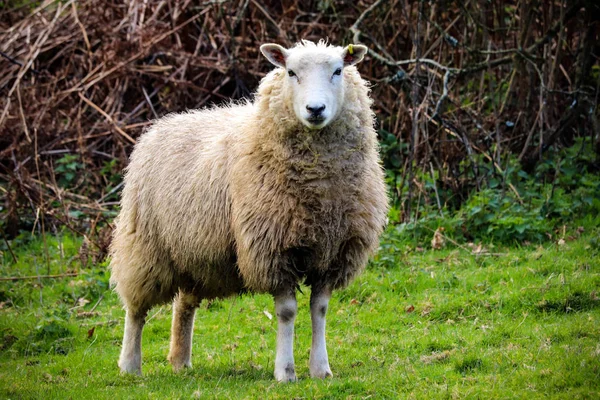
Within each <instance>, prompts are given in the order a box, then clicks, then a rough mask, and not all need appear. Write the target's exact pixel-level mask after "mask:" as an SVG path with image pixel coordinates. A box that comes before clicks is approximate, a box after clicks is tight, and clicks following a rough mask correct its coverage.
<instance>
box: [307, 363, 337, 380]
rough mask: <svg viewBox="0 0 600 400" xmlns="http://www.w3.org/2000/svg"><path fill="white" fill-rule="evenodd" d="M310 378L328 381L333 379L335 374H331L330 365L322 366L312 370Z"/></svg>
mask: <svg viewBox="0 0 600 400" xmlns="http://www.w3.org/2000/svg"><path fill="white" fill-rule="evenodd" d="M310 377H311V378H317V379H327V378H333V374H332V373H331V369H330V368H329V365H328V364H326V365H322V366H315V367H313V368H310Z"/></svg>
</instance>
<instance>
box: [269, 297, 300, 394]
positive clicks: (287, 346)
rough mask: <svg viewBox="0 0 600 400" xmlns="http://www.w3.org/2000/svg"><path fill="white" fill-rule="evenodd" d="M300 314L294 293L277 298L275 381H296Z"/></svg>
mask: <svg viewBox="0 0 600 400" xmlns="http://www.w3.org/2000/svg"><path fill="white" fill-rule="evenodd" d="M297 312H298V304H297V302H296V294H295V293H294V292H291V293H285V294H279V295H276V296H275V313H276V314H277V354H276V355H275V379H277V380H278V381H279V382H292V381H295V380H296V371H295V369H294V321H295V320H296V313H297Z"/></svg>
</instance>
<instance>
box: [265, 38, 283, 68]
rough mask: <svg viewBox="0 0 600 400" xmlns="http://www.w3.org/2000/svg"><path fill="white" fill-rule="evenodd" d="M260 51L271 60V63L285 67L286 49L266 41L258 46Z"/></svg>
mask: <svg viewBox="0 0 600 400" xmlns="http://www.w3.org/2000/svg"><path fill="white" fill-rule="evenodd" d="M260 51H261V53H263V55H264V56H265V57H266V58H267V60H269V61H270V62H271V64H273V65H275V66H277V67H282V68H285V60H286V58H287V56H288V51H287V50H286V49H284V48H283V47H281V46H280V45H278V44H273V43H268V44H263V45H262V46H260Z"/></svg>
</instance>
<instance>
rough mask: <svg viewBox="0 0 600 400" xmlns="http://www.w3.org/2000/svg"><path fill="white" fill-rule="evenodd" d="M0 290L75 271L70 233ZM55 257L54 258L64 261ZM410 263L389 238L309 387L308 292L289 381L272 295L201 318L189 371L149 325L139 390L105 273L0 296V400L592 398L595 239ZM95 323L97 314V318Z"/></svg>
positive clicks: (344, 294)
mask: <svg viewBox="0 0 600 400" xmlns="http://www.w3.org/2000/svg"><path fill="white" fill-rule="evenodd" d="M12 244H13V249H14V251H15V253H16V256H17V258H18V262H17V263H14V262H13V261H12V256H11V255H10V253H9V252H7V251H4V253H3V258H2V260H3V263H2V266H1V268H0V276H3V277H7V276H27V275H37V274H46V273H47V272H48V271H49V272H50V273H52V274H58V273H65V272H69V271H73V270H77V269H78V268H80V267H79V259H78V257H77V249H78V247H79V244H80V243H79V242H78V240H76V239H73V238H71V237H70V236H68V235H63V236H59V237H49V238H48V239H47V250H48V251H47V253H48V259H46V251H45V250H44V245H43V243H42V241H41V240H40V239H33V240H20V241H13V243H12ZM61 248H62V250H61ZM493 252H494V253H497V254H499V255H495V256H480V257H476V256H474V255H472V254H470V253H468V252H466V251H464V250H461V249H457V248H447V249H445V250H440V251H432V250H425V251H422V252H419V251H416V250H414V247H413V248H411V247H409V246H407V245H406V244H402V243H396V242H394V239H393V238H391V237H390V236H388V237H387V238H386V239H385V241H384V242H383V244H382V250H381V251H380V253H379V255H378V256H377V258H376V259H375V260H374V261H373V262H372V263H371V265H370V266H369V268H368V269H367V271H366V272H365V273H364V274H363V275H362V276H361V277H359V278H358V279H357V280H356V281H355V282H354V283H353V284H352V285H351V286H350V287H349V288H348V289H346V290H345V291H340V292H336V293H335V294H334V297H333V299H332V301H331V305H330V312H329V314H328V324H329V326H328V332H327V337H328V350H329V356H330V363H331V367H332V371H333V373H334V378H333V379H329V380H326V381H316V380H312V379H310V378H309V374H308V357H309V348H310V321H309V313H308V297H309V296H308V292H309V290H308V289H306V288H305V289H304V294H299V295H298V299H299V309H300V313H299V316H298V318H297V324H296V347H295V349H296V350H295V353H296V366H297V373H298V377H299V381H298V382H297V383H293V384H277V383H276V382H275V381H274V379H273V377H272V372H273V371H272V370H273V359H274V350H275V329H276V321H275V320H274V319H269V318H268V317H267V315H266V314H265V313H264V311H265V310H266V311H268V312H270V313H271V314H274V312H273V301H272V299H271V298H270V297H269V296H263V295H260V296H258V295H256V296H250V295H247V296H242V297H237V298H232V299H227V300H221V301H215V302H213V303H210V304H204V305H202V306H201V307H200V309H199V310H198V313H197V318H196V324H195V335H194V347H193V355H192V362H193V364H194V368H193V369H190V370H186V371H184V372H183V373H179V374H174V373H173V372H172V371H171V368H170V366H169V364H168V363H167V361H166V356H167V352H168V341H169V332H170V319H171V318H170V316H171V310H170V306H163V307H160V308H155V309H153V310H152V311H151V313H150V317H149V321H148V323H147V325H146V328H145V331H144V340H143V365H142V370H143V374H144V375H143V376H142V377H137V376H122V375H120V374H119V371H118V368H117V358H118V355H119V350H120V341H121V337H122V330H123V326H122V324H123V317H124V311H123V310H122V308H121V306H120V304H119V301H118V299H117V296H116V295H115V294H114V293H113V292H111V291H110V290H109V289H108V271H107V268H106V265H99V266H95V267H93V268H89V267H88V268H86V269H84V268H81V269H80V274H79V276H77V277H69V278H62V279H43V280H27V281H15V282H1V283H0V398H9V399H17V398H61V399H63V398H73V399H79V398H89V399H92V398H93V399H101V398H111V399H117V398H144V399H146V398H157V399H168V398H281V399H290V398H327V399H330V398H353V399H354V398H418V399H422V398H485V399H488V398H548V397H551V398H569V399H577V398H598V397H600V300H599V297H600V263H599V261H600V248H599V246H598V230H597V229H596V230H595V231H592V232H590V233H587V234H585V235H584V236H582V237H580V238H577V239H574V240H571V241H567V242H566V243H565V244H564V245H562V246H558V245H557V244H553V243H547V244H545V245H544V246H540V247H535V246H530V247H523V248H494V249H493ZM92 309H93V312H91V311H92Z"/></svg>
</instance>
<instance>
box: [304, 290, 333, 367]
mask: <svg viewBox="0 0 600 400" xmlns="http://www.w3.org/2000/svg"><path fill="white" fill-rule="evenodd" d="M330 298H331V290H329V289H327V288H313V291H312V293H311V295H310V318H311V321H312V346H311V349H310V376H311V377H313V378H321V379H323V378H327V377H331V376H333V374H332V373H331V369H330V368H329V359H328V357H327V345H326V343H325V315H326V314H327V307H328V305H329V299H330Z"/></svg>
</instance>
